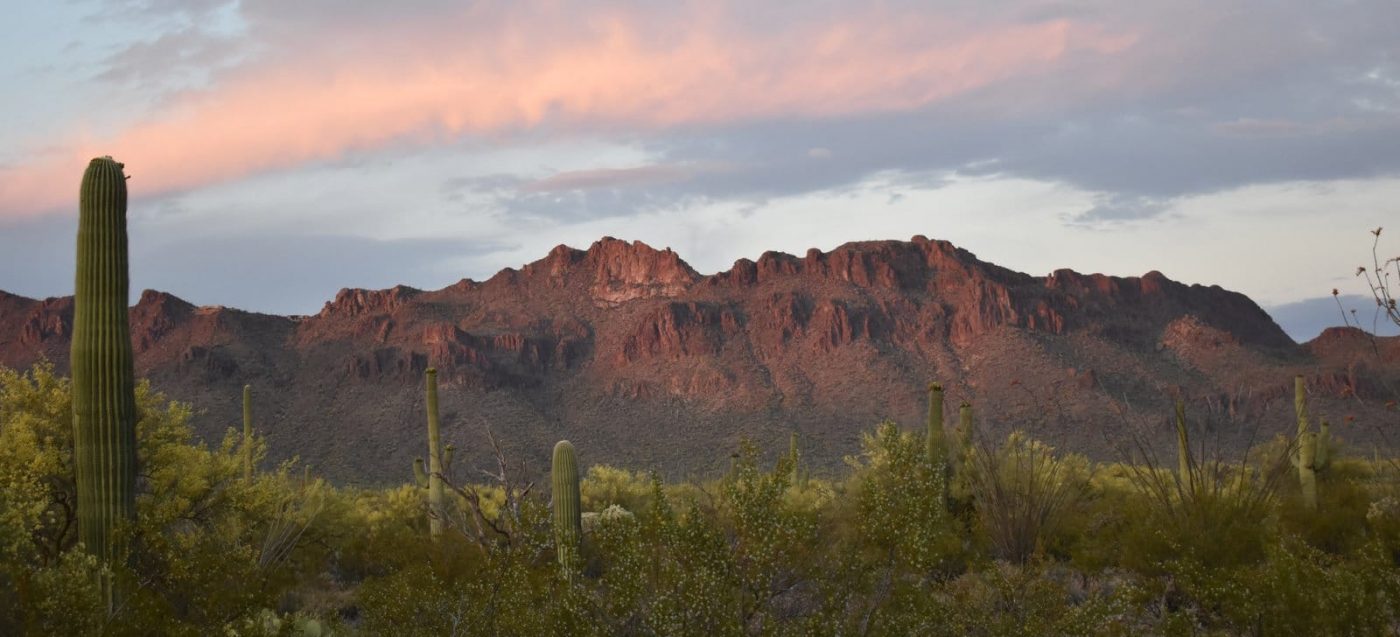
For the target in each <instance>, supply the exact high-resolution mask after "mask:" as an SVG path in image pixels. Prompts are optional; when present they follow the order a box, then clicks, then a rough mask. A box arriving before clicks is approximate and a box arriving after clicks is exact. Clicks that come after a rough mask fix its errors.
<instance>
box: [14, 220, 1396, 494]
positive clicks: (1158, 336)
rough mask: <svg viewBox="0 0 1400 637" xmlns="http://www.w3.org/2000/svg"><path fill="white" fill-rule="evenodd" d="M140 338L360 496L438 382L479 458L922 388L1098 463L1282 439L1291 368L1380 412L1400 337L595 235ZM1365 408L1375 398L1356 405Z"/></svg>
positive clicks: (864, 257)
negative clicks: (468, 275) (1207, 429)
mask: <svg viewBox="0 0 1400 637" xmlns="http://www.w3.org/2000/svg"><path fill="white" fill-rule="evenodd" d="M71 305H72V301H71V297H53V298H49V299H44V300H37V299H28V298H26V297H21V296H18V295H13V294H9V293H4V292H0V364H5V365H7V366H10V367H21V368H22V367H24V366H27V365H29V364H32V363H33V362H34V361H36V360H39V359H40V358H47V359H49V360H52V361H54V363H55V364H56V365H57V366H58V367H59V369H60V370H63V369H64V367H65V365H66V359H67V352H66V347H67V338H68V336H69V334H70V332H71V312H72V307H71ZM131 328H132V340H133V346H134V348H135V351H136V354H137V366H138V373H140V374H142V375H144V376H147V377H149V378H151V379H152V381H153V383H155V385H156V387H157V389H161V390H164V391H166V392H167V393H169V395H171V396H172V397H174V398H178V399H180V400H187V401H192V402H193V403H194V404H195V405H196V407H198V408H200V409H201V410H202V412H201V413H200V414H198V415H197V416H196V418H195V425H196V430H197V431H198V432H199V433H200V434H201V435H202V436H203V437H205V438H206V439H209V440H213V439H217V437H218V436H219V435H220V433H221V431H222V429H223V427H225V426H227V425H231V424H232V423H234V422H235V421H236V419H237V410H236V407H237V405H236V402H237V401H236V397H237V393H238V388H239V387H241V385H242V384H244V383H251V384H253V385H254V388H255V397H256V398H255V401H256V402H257V404H258V411H259V413H260V421H261V422H260V425H261V427H260V428H261V429H262V430H263V431H265V432H266V434H267V435H268V438H269V442H270V445H271V449H272V454H273V455H274V457H275V458H285V457H288V456H291V455H299V456H301V457H303V458H304V459H307V460H308V461H310V462H311V463H312V464H313V465H315V466H318V467H320V468H321V469H322V470H324V471H325V472H326V473H327V475H330V476H332V477H334V478H336V479H339V480H342V481H347V482H367V483H378V482H385V481H393V480H398V479H405V478H404V476H407V475H411V474H409V473H408V468H409V466H410V462H411V459H412V457H413V456H414V455H421V454H422V451H420V450H418V448H419V447H422V446H424V445H423V444H422V443H421V437H422V436H421V431H420V430H421V429H422V427H420V426H418V425H419V423H420V422H421V420H422V417H421V413H422V412H421V402H422V399H421V396H419V394H421V390H419V389H416V388H415V387H417V386H419V383H420V379H421V375H422V371H423V370H425V369H426V368H427V367H429V366H432V367H436V368H437V369H439V370H440V371H439V375H440V378H441V379H442V382H443V384H444V397H443V398H444V411H445V423H449V432H448V434H447V435H448V437H449V439H451V440H454V441H455V442H457V444H458V446H459V447H461V448H463V449H465V450H467V453H466V454H465V455H466V457H468V458H470V459H471V461H474V462H480V461H484V456H483V454H484V445H482V444H481V442H482V441H483V440H484V430H485V428H486V427H487V426H488V425H489V426H491V427H492V429H493V430H495V431H496V432H497V434H498V435H499V436H500V437H501V438H502V439H503V440H504V441H505V442H506V444H507V446H508V448H510V449H512V450H513V451H514V452H516V453H518V454H520V455H522V456H524V457H526V458H529V459H531V460H536V461H538V460H542V459H543V457H544V456H543V454H544V451H539V450H540V449H547V447H548V445H549V444H552V442H553V440H554V439H558V438H564V437H569V438H570V439H573V440H575V441H578V442H580V446H581V450H580V451H581V453H583V454H585V460H587V461H588V462H612V463H618V464H623V465H627V466H634V467H646V468H660V469H664V470H668V471H673V472H674V471H683V472H684V471H698V472H706V471H715V470H718V468H720V467H722V466H723V461H724V460H725V459H726V458H727V456H728V453H729V452H730V451H731V450H732V449H733V448H734V445H735V444H737V441H738V439H739V438H741V437H745V436H747V437H751V438H754V439H755V440H758V441H760V442H762V443H775V442H777V441H780V440H785V439H786V436H787V433H788V432H790V431H798V432H800V433H801V434H802V437H803V440H804V444H805V445H806V446H807V447H808V449H806V457H808V458H810V459H811V460H813V461H814V463H815V464H817V465H818V466H819V467H833V466H835V465H836V464H838V463H839V459H840V457H841V456H842V455H844V454H848V453H852V452H854V451H855V450H856V449H855V447H856V445H857V444H858V434H859V432H860V431H862V430H865V429H868V428H869V426H870V425H872V424H874V422H876V421H877V420H879V419H883V418H892V419H896V420H899V421H900V422H903V423H905V424H906V425H907V426H914V425H915V424H917V423H918V422H920V421H921V415H920V414H921V413H922V408H921V405H922V394H923V389H922V388H923V385H924V384H925V382H927V381H928V380H931V379H935V378H937V379H939V380H941V381H943V382H944V383H945V385H946V386H948V387H949V392H950V398H951V399H952V400H963V399H969V400H971V401H972V402H973V403H974V404H976V405H977V407H978V410H979V415H980V416H982V419H983V420H984V421H985V422H986V423H987V426H988V428H989V429H990V430H992V431H996V432H1004V431H1006V430H1009V429H1010V428H1012V427H1015V426H1027V425H1030V424H1038V426H1039V427H1040V428H1041V429H1043V430H1044V431H1042V432H1041V433H1042V434H1043V435H1044V437H1046V438H1048V439H1050V440H1052V441H1054V442H1056V443H1059V444H1062V445H1064V446H1067V447H1069V448H1072V449H1077V450H1083V451H1086V452H1089V453H1092V454H1095V455H1098V456H1110V455H1111V452H1110V450H1109V448H1110V447H1112V446H1113V443H1115V442H1121V440H1122V439H1123V438H1124V436H1126V435H1127V432H1126V431H1125V430H1124V429H1123V427H1124V426H1125V425H1124V424H1123V422H1122V421H1123V417H1122V416H1118V415H1115V414H1117V413H1118V412H1121V411H1122V410H1123V407H1124V406H1132V407H1133V408H1134V409H1138V410H1141V412H1142V413H1141V414H1139V415H1140V416H1141V417H1142V419H1143V420H1144V421H1151V420H1153V419H1154V418H1155V417H1156V416H1155V415H1150V414H1156V413H1157V412H1159V411H1160V410H1162V409H1163V408H1164V406H1165V405H1166V401H1167V400H1168V398H1167V395H1168V394H1170V393H1179V394H1182V395H1186V396H1189V397H1190V398H1191V400H1192V403H1193V405H1195V404H1196V403H1199V405H1200V409H1201V410H1203V411H1204V412H1206V413H1207V414H1208V416H1207V415H1202V416H1201V418H1202V420H1203V426H1205V421H1206V420H1210V421H1211V422H1214V421H1215V420H1220V419H1227V417H1228V420H1229V421H1230V422H1231V423H1233V424H1232V425H1230V426H1228V427H1224V426H1222V427H1223V428H1222V431H1223V432H1225V433H1228V431H1226V430H1229V429H1231V427H1233V428H1234V429H1239V428H1240V424H1241V423H1243V422H1244V421H1246V420H1248V419H1249V418H1254V419H1256V420H1259V419H1267V420H1268V421H1269V422H1270V423H1274V422H1275V421H1277V420H1278V419H1280V418H1283V420H1284V421H1286V418H1284V415H1286V414H1284V415H1280V413H1281V412H1280V409H1281V407H1280V405H1281V404H1282V402H1286V401H1282V399H1281V398H1280V396H1283V394H1282V393H1280V392H1281V391H1285V390H1287V388H1289V387H1291V379H1292V376H1293V374H1295V373H1303V374H1304V375H1306V376H1307V377H1308V379H1309V386H1310V387H1311V388H1315V389H1313V391H1314V393H1315V394H1316V398H1317V400H1318V401H1319V409H1320V410H1322V411H1328V410H1331V411H1335V412H1337V413H1338V414H1339V416H1338V417H1344V416H1343V412H1345V415H1353V416H1355V415H1356V414H1361V415H1362V416H1364V417H1365V418H1368V419H1371V420H1378V419H1382V418H1385V417H1387V416H1386V414H1385V413H1384V412H1383V410H1382V409H1381V408H1380V406H1379V405H1380V403H1383V401H1382V400H1381V399H1383V398H1384V399H1387V400H1389V399H1393V397H1392V396H1389V393H1393V392H1392V390H1391V389H1390V388H1391V387H1394V386H1395V379H1394V378H1393V377H1394V375H1395V374H1394V371H1395V367H1396V366H1395V365H1394V362H1396V361H1397V360H1400V346H1397V343H1398V342H1400V339H1380V340H1377V341H1370V340H1369V339H1368V340H1367V342H1370V343H1371V344H1372V347H1371V348H1369V349H1368V348H1365V347H1358V346H1357V345H1356V343H1357V342H1359V341H1357V337H1356V335H1354V334H1350V333H1349V332H1345V331H1344V330H1343V331H1337V330H1329V331H1328V332H1324V333H1323V334H1322V335H1320V336H1319V337H1318V338H1316V339H1313V340H1312V341H1309V342H1308V343H1305V344H1298V343H1295V342H1294V341H1293V340H1292V339H1291V338H1289V337H1288V335H1287V334H1285V333H1284V332H1283V330H1282V329H1281V328H1280V327H1279V326H1278V325H1277V323H1275V322H1274V321H1273V319H1272V318H1271V317H1270V316H1269V315H1268V314H1267V313H1266V312H1265V311H1264V310H1263V309H1262V308H1261V307H1260V306H1259V305H1258V304H1256V303H1254V302H1253V301H1252V300H1250V299H1249V298H1248V297H1246V296H1245V295H1243V294H1240V293H1237V292H1231V291H1228V290H1225V289H1223V288H1220V287H1219V286H1203V285H1186V284H1182V283H1178V282H1175V281H1172V280H1171V279H1169V278H1167V277H1165V276H1164V275H1162V274H1161V273H1160V272H1156V271H1152V272H1148V273H1146V274H1144V275H1143V276H1141V277H1116V276H1107V275H1102V274H1080V273H1077V272H1074V271H1072V270H1067V269H1062V270H1056V271H1055V272H1053V273H1051V274H1050V275H1049V276H1045V277H1034V276H1031V275H1028V274H1024V273H1020V272H1015V271H1013V270H1009V269H1007V268H1003V267H1001V266H997V265H995V264H992V263H988V262H984V261H981V260H979V259H977V257H976V256H975V255H974V254H972V253H971V252H969V251H967V250H965V249H962V248H958V247H956V246H953V245H952V244H951V243H949V242H946V241H936V240H930V239H928V238H926V237H923V236H916V237H914V238H912V239H911V240H910V241H860V242H850V243H846V244H843V245H841V246H839V247H837V248H834V249H832V250H830V251H827V252H823V251H821V250H817V249H815V248H814V249H811V250H809V251H807V253H806V254H805V255H804V256H802V257H798V256H795V255H790V254H785V253H781V252H772V251H770V252H765V253H764V254H763V255H761V256H760V257H759V258H758V259H756V260H749V259H739V260H737V261H735V263H734V264H733V265H732V266H731V267H730V268H729V269H728V270H725V271H722V272H716V273H714V274H710V275H701V274H699V273H698V272H696V271H695V270H694V269H693V268H692V267H690V265H689V264H687V263H686V262H685V261H684V260H683V259H682V258H681V257H680V255H679V254H677V253H676V252H674V251H672V250H670V249H669V248H666V249H662V250H657V249H654V248H652V247H650V246H648V245H646V244H645V243H642V242H627V241H622V240H618V239H614V238H612V237H604V238H602V239H600V240H599V241H596V242H594V243H593V244H592V245H591V246H590V247H589V248H588V249H586V250H579V249H575V248H571V247H568V246H564V245H560V246H557V247H555V248H554V249H552V250H551V251H550V252H549V253H548V254H547V255H546V256H544V257H542V258H541V259H539V260H536V261H534V262H531V263H528V264H525V265H524V266H522V267H520V268H505V269H502V270H501V271H499V272H497V273H496V274H495V275H493V276H491V277H490V278H488V279H486V280H484V281H473V280H471V279H462V280H461V281H458V282H457V283H454V284H452V285H449V286H446V287H444V288H441V289H438V290H419V289H416V288H412V287H408V286H403V285H400V286H395V287H391V288H386V289H382V290H366V289H359V288H344V289H342V290H340V292H338V293H337V294H336V295H335V297H334V298H333V299H331V300H328V301H327V302H326V303H325V304H324V305H323V307H322V308H321V310H320V311H319V312H317V313H316V314H312V315H293V316H279V315H273V314H261V313H255V312H247V311H243V310H238V309H234V308H227V307H222V306H195V305H193V304H190V303H188V302H185V301H183V300H182V299H179V298H178V297H176V296H174V295H171V294H168V293H164V292H158V291H154V290H146V291H144V292H143V293H142V295H141V297H140V300H139V301H138V302H137V303H136V305H134V306H133V307H132V309H131ZM1358 332H1359V330H1358ZM1388 392H1389V393H1388ZM1357 397H1363V398H1364V399H1365V400H1366V401H1367V402H1364V403H1362V404H1358V405H1353V404H1351V403H1350V402H1348V401H1354V400H1355V399H1356V398H1357ZM1372 403H1377V404H1372ZM1052 411H1053V413H1054V415H1055V417H1054V418H1053V419H1052V418H1050V417H1049V416H1047V415H1046V414H1049V413H1051V412H1052ZM1217 412H1218V413H1217ZM1319 413H1321V412H1319ZM1271 428H1272V429H1277V427H1272V425H1271ZM1272 429H1271V430H1272ZM1033 433H1034V432H1033ZM1157 433H1160V432H1157V431H1156V429H1153V433H1152V435H1153V436H1155V435H1157ZM1236 433H1241V432H1236ZM1364 434H1365V432H1364V431H1362V430H1360V429H1358V430H1357V432H1356V435H1355V436H1354V437H1356V438H1357V439H1358V440H1364V439H1367V438H1366V436H1365V435H1364ZM1226 437H1227V438H1228V437H1229V436H1228V435H1227V436H1226ZM586 441H588V442H593V443H594V446H593V449H591V450H590V449H589V448H588V442H586ZM1225 446H1231V445H1230V444H1226V445H1225ZM590 452H592V453H593V454H595V457H594V458H593V459H591V460H590V459H588V454H589V453H590Z"/></svg>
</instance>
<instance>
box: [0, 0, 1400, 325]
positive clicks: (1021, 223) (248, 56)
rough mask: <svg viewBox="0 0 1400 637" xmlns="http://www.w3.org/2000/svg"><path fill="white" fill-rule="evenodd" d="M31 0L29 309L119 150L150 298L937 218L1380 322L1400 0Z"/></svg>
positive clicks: (56, 288)
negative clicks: (97, 169) (596, 244)
mask: <svg viewBox="0 0 1400 637" xmlns="http://www.w3.org/2000/svg"><path fill="white" fill-rule="evenodd" d="M16 4H17V5H18V6H15V7H10V8H9V9H8V10H7V16H6V18H7V19H6V20H5V21H4V24H3V25H0V82H3V84H4V85H5V86H6V90H5V92H4V99H3V100H0V120H2V121H4V122H5V123H6V124H5V126H4V127H0V290H6V291H9V292H12V293H17V294H23V295H25V296H31V297H39V298H41V297H47V296H57V295H64V294H71V292H72V287H73V278H72V277H73V271H72V267H73V266H72V264H73V262H74V259H73V245H74V236H75V232H76V224H77V210H76V208H77V204H76V200H77V196H76V191H77V186H78V183H79V181H80V180H81V175H82V171H83V169H84V167H85V166H86V163H87V160H88V159H90V158H91V157H94V156H102V155H111V156H112V157H114V158H116V159H117V160H118V161H121V162H123V163H125V164H126V171H127V173H128V174H129V175H130V176H131V178H130V180H129V182H128V184H129V187H130V189H131V203H130V213H129V214H130V220H129V233H130V236H131V250H132V255H131V269H132V271H131V277H132V288H133V295H135V294H138V293H139V291H140V290H141V289H145V288H152V289H159V290H165V291H169V292H172V293H174V294H177V295H179V296H181V297H182V298H185V299H187V300H190V301H191V302H194V303H198V304H206V305H227V306H233V307H239V308H244V309H249V310H254V311H261V312H272V313H279V314H303V313H314V312H316V311H318V310H319V308H320V307H321V305H322V304H323V303H324V302H325V301H327V300H329V299H330V298H332V297H333V296H334V294H335V292H336V291H337V290H339V289H340V288H343V287H366V288H383V287H390V286H393V285H395V284H399V283H403V284H407V285H411V286H414V287H418V288H424V289H436V288H440V287H443V286H446V285H449V284H451V283H454V282H456V281H458V280H460V279H462V278H473V279H477V280H482V279H485V278H488V277H489V276H490V275H491V274H493V273H494V272H496V271H497V270H499V269H501V268H504V267H518V266H520V265H522V264H524V263H527V262H530V261H533V260H535V259H538V258H541V257H543V256H544V255H545V254H546V253H547V252H548V251H549V249H550V248H551V247H553V246H555V245H557V244H560V243H565V244H569V245H572V246H575V247H580V248H585V247H587V246H588V245H589V244H591V243H592V242H593V241H596V240H597V239H598V238H600V237H603V236H615V237H619V238H623V239H629V240H641V241H645V242H646V243H648V244H650V245H652V246H655V247H662V246H669V247H672V248H673V249H675V250H676V251H677V252H679V253H680V254H681V256H682V257H683V258H684V259H686V260H687V261H688V262H689V263H690V264H691V265H692V266H694V267H695V268H696V269H697V270H699V271H700V272H702V273H711V272H717V271H721V270H725V269H728V268H729V267H730V265H731V264H732V263H733V262H734V261H735V260H736V259H739V258H745V257H746V258H751V259H752V258H756V257H757V256H758V255H760V254H762V253H763V252H764V251H766V250H770V249H774V250H783V251H787V252H792V253H796V254H802V253H804V252H805V251H806V250H807V249H808V248H810V247H817V248H821V249H823V250H829V249H831V248H834V247H836V246H838V245H840V244H842V243H845V242H847V241H856V240H868V239H908V238H909V237H911V236H913V235H916V234H923V235H927V236H929V237H932V238H937V239H946V240H949V241H952V242H953V243H954V244H956V245H958V246H960V247H963V248H966V249H968V250H970V251H971V252H973V253H975V254H976V255H978V257H979V258H982V259H984V260H987V261H991V262H994V263H997V264H999V265H1002V266H1005V267H1009V268H1012V269H1016V270H1020V271H1023V272H1027V273H1030V274H1034V275H1040V276H1043V275H1045V274H1048V273H1049V272H1051V271H1052V270H1055V269H1059V268H1065V267H1067V268H1072V269H1075V270H1078V271H1081V272H1103V273H1107V274H1114V275H1120V276H1137V275H1141V274H1143V273H1146V272H1148V271H1151V270H1159V271H1161V272H1163V273H1164V274H1166V275H1167V276H1168V277H1171V278H1173V279H1176V280H1179V281H1183V282H1186V283H1200V284H1207V285H1212V284H1218V285H1221V286H1223V287H1226V288H1229V289H1232V290H1236V291H1239V292H1242V293H1245V294H1247V295H1249V296H1250V297H1251V298H1253V299H1254V300H1255V301H1256V302H1258V303H1259V304H1260V305H1262V306H1264V307H1265V309H1267V310H1269V311H1270V312H1271V313H1272V314H1273V315H1274V317H1275V318H1276V320H1278V321H1279V322H1280V324H1281V325H1283V326H1284V328H1285V329H1286V330H1288V331H1289V333H1290V334H1291V335H1293V336H1294V338H1295V339H1298V340H1304V339H1307V338H1311V337H1312V336H1314V335H1316V333H1317V332H1318V331H1320V330H1321V329H1322V328H1324V327H1326V326H1328V325H1335V324H1340V323H1341V322H1342V320H1343V318H1344V316H1346V315H1347V312H1344V311H1343V310H1350V309H1357V310H1358V314H1357V316H1358V318H1360V319H1362V321H1361V322H1362V324H1363V326H1366V327H1368V328H1369V327H1370V326H1371V324H1372V309H1373V308H1374V302H1373V301H1371V300H1370V293H1369V289H1368V288H1367V286H1366V284H1365V282H1364V281H1362V280H1361V279H1359V278H1357V277H1356V276H1355V272H1356V269H1357V266H1359V265H1363V264H1369V263H1370V261H1371V258H1372V245H1373V239H1374V237H1373V236H1372V235H1371V230H1373V229H1375V228H1377V227H1382V226H1388V225H1393V224H1395V223H1396V222H1400V214H1397V213H1400V37H1397V36H1396V34H1397V33H1400V3H1397V2H1394V0H1140V1H1135V2H1131V3H1126V2H1121V1H1120V0H1082V1H1076V0H1063V1H1059V0H1004V1H999V2H985V1H982V0H946V1H942V2H937V1H924V2H913V1H904V0H886V1H879V0H875V1H864V2H835V1H830V0H803V1H800V2H797V1H788V0H767V1H765V2H757V3H756V2H751V1H742V2H741V1H733V2H730V1H726V0H712V1H706V2H682V1H674V0H650V1H638V2H613V1H605V0H596V1H595V0H580V1H576V2H564V1H561V0H553V1H536V0H518V1H515V2H460V1H449V0H402V1H396V2H383V1H382V0H374V1H362V0H304V1H298V2H282V1H280V0H235V1H228V0H86V1H77V0H62V1H60V0H56V1H54V2H43V3H39V2H32V3H16ZM1379 251H1380V253H1381V255H1382V259H1384V258H1387V257H1386V256H1385V255H1387V254H1393V253H1400V226H1396V227H1394V228H1393V230H1391V231H1388V232H1387V233H1383V234H1382V235H1381V237H1380V238H1379ZM1333 289H1337V290H1338V293H1339V297H1338V298H1336V299H1334V298H1333V296H1332V290H1333ZM1338 301H1340V302H1341V303H1342V304H1343V307H1342V308H1340V309H1339V308H1338V306H1337V304H1338ZM1380 324H1381V325H1384V322H1382V323H1380ZM1392 331H1393V330H1392Z"/></svg>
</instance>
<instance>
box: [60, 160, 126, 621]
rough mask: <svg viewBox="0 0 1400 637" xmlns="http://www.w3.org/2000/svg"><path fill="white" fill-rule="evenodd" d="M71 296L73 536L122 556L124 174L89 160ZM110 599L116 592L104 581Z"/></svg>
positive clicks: (109, 163)
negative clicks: (75, 528)
mask: <svg viewBox="0 0 1400 637" xmlns="http://www.w3.org/2000/svg"><path fill="white" fill-rule="evenodd" d="M78 202H79V204H78V210H79V215H78V267H77V275H76V277H75V294H74V296H73V342H72V351H71V358H70V360H71V367H72V375H73V467H74V473H75V480H76V484H77V495H78V498H77V518H78V538H79V539H80V540H81V541H82V543H83V547H84V548H85V549H86V550H87V551H88V552H89V553H91V554H92V555H95V556H97V558H98V559H100V560H104V561H111V560H116V559H120V558H122V557H123V554H124V553H125V548H126V547H125V543H124V542H122V540H121V538H119V537H118V536H117V534H116V533H117V527H118V526H120V525H122V524H123V523H126V522H129V521H131V520H133V519H134V518H135V516H136V390H135V387H136V380H135V373H134V371H133V369H132V352H131V332H130V326H129V325H128V322H127V307H126V304H127V294H128V288H129V284H130V281H129V279H128V275H127V238H126V175H125V174H123V173H122V164H119V163H117V162H116V161H113V160H112V158H111V157H99V158H96V159H93V160H92V161H91V162H90V163H89V164H88V167H87V172H85V173H83V183H82V190H81V192H80V194H79V197H78ZM103 587H104V589H105V590H106V592H107V594H108V598H107V601H108V604H109V605H112V604H115V603H116V602H117V601H118V598H119V595H118V594H117V592H116V591H114V590H112V588H110V582H107V581H104V582H103Z"/></svg>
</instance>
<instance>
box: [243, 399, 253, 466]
mask: <svg viewBox="0 0 1400 637" xmlns="http://www.w3.org/2000/svg"><path fill="white" fill-rule="evenodd" d="M243 481H244V482H252V481H253V386H252V385H244V386H243Z"/></svg>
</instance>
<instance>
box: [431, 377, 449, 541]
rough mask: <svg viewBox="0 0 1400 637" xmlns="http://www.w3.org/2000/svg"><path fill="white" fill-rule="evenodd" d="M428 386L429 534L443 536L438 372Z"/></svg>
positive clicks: (443, 513) (444, 512)
mask: <svg viewBox="0 0 1400 637" xmlns="http://www.w3.org/2000/svg"><path fill="white" fill-rule="evenodd" d="M427 385H428V532H429V533H431V534H432V536H433V537H438V536H440V535H442V526H443V525H442V521H443V519H444V517H445V516H446V514H447V511H446V509H444V508H443V506H442V433H441V431H440V424H439V423H438V393H437V370H436V369H433V368H431V367H429V368H428V371H427Z"/></svg>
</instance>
